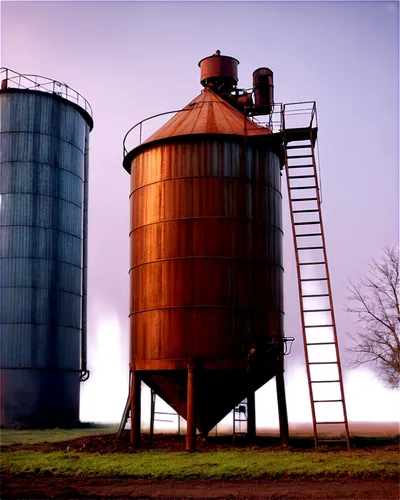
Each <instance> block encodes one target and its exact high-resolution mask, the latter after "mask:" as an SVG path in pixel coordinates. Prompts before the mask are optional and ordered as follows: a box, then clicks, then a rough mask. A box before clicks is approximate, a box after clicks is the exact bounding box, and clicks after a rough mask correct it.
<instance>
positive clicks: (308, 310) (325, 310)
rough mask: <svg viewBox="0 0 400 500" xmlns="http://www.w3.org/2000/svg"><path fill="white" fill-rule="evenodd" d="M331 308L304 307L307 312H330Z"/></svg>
mask: <svg viewBox="0 0 400 500" xmlns="http://www.w3.org/2000/svg"><path fill="white" fill-rule="evenodd" d="M328 311H330V309H304V310H303V312H305V313H316V312H328Z"/></svg>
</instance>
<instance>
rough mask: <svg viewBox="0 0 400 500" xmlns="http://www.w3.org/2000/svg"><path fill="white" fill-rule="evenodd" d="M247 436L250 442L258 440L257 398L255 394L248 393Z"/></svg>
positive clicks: (250, 391) (252, 392)
mask: <svg viewBox="0 0 400 500" xmlns="http://www.w3.org/2000/svg"><path fill="white" fill-rule="evenodd" d="M247 436H248V438H249V440H250V441H252V440H254V439H255V438H256V398H255V393H254V391H252V390H249V391H248V393H247Z"/></svg>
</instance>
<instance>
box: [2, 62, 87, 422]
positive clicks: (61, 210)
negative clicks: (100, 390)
mask: <svg viewBox="0 0 400 500" xmlns="http://www.w3.org/2000/svg"><path fill="white" fill-rule="evenodd" d="M1 77H2V79H3V81H2V88H1V91H0V196H1V205H0V328H1V335H0V342H1V343H0V356H1V357H0V369H1V382H0V391H1V394H0V396H1V412H0V424H1V425H12V424H22V425H26V426H29V427H36V426H39V427H55V426H70V425H74V424H76V423H77V422H78V421H79V382H80V379H82V378H84V377H85V376H86V375H87V374H86V373H83V372H85V371H86V359H85V358H86V345H85V338H86V281H87V273H86V269H87V267H86V258H87V191H88V189H87V186H88V185H87V182H88V144H89V142H88V141H89V132H90V131H91V129H92V128H93V119H92V114H91V109H90V106H89V105H88V103H87V102H86V101H85V100H84V99H83V98H82V97H81V96H80V95H79V94H78V93H76V92H75V91H73V90H72V89H70V88H69V87H67V86H66V85H65V84H61V83H59V82H55V81H53V80H49V79H47V78H42V77H33V76H31V75H19V74H18V73H15V72H12V71H10V70H2V72H1ZM82 340H83V342H82ZM82 344H83V345H82Z"/></svg>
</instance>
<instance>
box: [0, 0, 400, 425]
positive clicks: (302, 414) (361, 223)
mask: <svg viewBox="0 0 400 500" xmlns="http://www.w3.org/2000/svg"><path fill="white" fill-rule="evenodd" d="M216 49H219V50H221V52H222V54H225V55H230V56H233V57H235V58H237V59H238V60H239V61H240V65H239V68H238V70H239V86H241V87H243V88H248V87H250V86H251V82H252V80H251V78H252V76H251V75H252V72H253V71H254V69H256V68H258V67H261V66H268V67H269V68H271V69H272V70H273V72H274V83H275V101H276V102H284V103H290V102H298V101H316V102H317V110H318V121H319V139H318V144H319V156H320V168H321V180H322V199H323V204H322V209H323V220H324V229H325V237H326V242H327V252H328V259H329V265H330V273H331V282H332V283H331V284H332V289H333V298H334V304H335V312H336V319H337V328H338V332H339V342H340V351H341V356H342V364H343V368H344V383H345V394H346V400H347V409H348V415H349V419H350V420H377V421H390V420H392V421H396V420H397V419H398V414H400V401H399V393H398V392H396V391H393V390H388V389H386V388H385V387H384V386H383V384H382V383H381V382H379V380H378V379H377V378H376V376H375V375H374V374H373V373H372V372H371V371H369V370H368V369H366V368H365V367H364V368H359V369H357V370H354V369H353V368H352V367H351V366H350V362H351V355H350V354H349V353H348V352H347V351H346V344H348V343H349V341H348V338H347V336H346V332H348V331H354V328H355V325H354V319H355V318H354V317H352V316H351V315H350V314H349V313H347V312H345V310H344V308H345V305H346V297H347V295H348V292H347V289H346V288H347V286H348V284H349V280H350V279H351V280H352V281H354V282H357V281H359V280H360V279H361V278H363V277H364V276H365V275H366V273H367V271H368V264H369V262H370V261H371V259H373V258H375V259H377V258H379V256H380V255H381V247H382V246H383V245H386V244H388V245H393V244H394V243H395V242H396V241H397V240H398V233H399V170H398V168H399V144H398V136H399V4H398V3H397V2H384V1H382V2H301V1H296V2H285V1H282V2H190V1H186V2H94V1H93V2H81V1H75V2H57V1H47V2H23V1H3V2H2V3H1V66H5V67H9V68H11V69H13V70H15V71H18V72H21V73H31V74H39V75H43V76H47V77H50V78H54V79H56V80H59V81H61V82H66V83H67V84H68V85H69V86H70V87H72V88H74V89H75V90H77V91H78V92H79V93H81V94H82V95H83V96H84V97H85V98H86V99H87V100H88V101H89V102H90V104H91V106H92V108H93V113H94V129H93V132H92V133H91V138H90V181H89V182H90V188H89V279H88V287H89V292H88V293H89V302H88V308H89V309H88V330H89V333H88V335H89V345H88V359H89V368H90V369H91V378H90V379H89V381H88V382H86V383H84V384H83V385H82V386H81V418H82V419H83V420H91V421H94V420H99V419H100V420H102V421H110V420H111V421H118V420H119V418H120V416H121V414H122V410H123V407H124V404H125V400H126V397H127V391H128V371H129V368H128V363H129V359H128V348H129V320H128V313H129V280H128V269H129V239H128V231H129V201H128V196H129V175H128V174H127V173H126V171H125V170H124V169H123V168H122V139H123V137H124V135H125V133H126V132H127V130H128V129H129V128H130V127H132V126H133V125H134V124H135V123H137V122H138V121H140V120H142V119H143V118H145V117H147V116H150V115H153V114H156V113H161V112H163V111H169V110H174V109H179V108H182V107H183V106H185V105H186V104H187V103H188V102H190V101H191V100H192V99H193V98H194V97H196V96H197V95H198V94H199V93H200V91H201V86H200V82H199V76H200V75H199V68H198V66H197V64H198V61H199V60H200V59H202V58H203V57H206V56H208V55H211V54H213V53H214V52H215V50H216ZM148 132H149V133H150V132H151V130H150V129H148ZM283 192H284V193H285V187H284V188H283ZM283 206H284V233H285V237H284V267H285V313H286V316H285V335H287V336H294V337H295V338H296V340H295V342H294V345H293V349H292V354H291V355H290V356H288V357H287V358H286V374H285V377H286V384H287V392H288V394H287V400H288V413H289V420H290V421H309V420H310V418H311V413H310V407H309V401H308V392H307V391H308V389H307V382H306V374H305V364H304V355H303V347H302V340H301V327H300V314H299V309H298V297H297V280H296V268H295V260H294V248H293V241H292V237H291V227H290V218H289V212H288V201H287V197H286V194H284V200H283ZM271 384H273V383H272V382H271V383H269V384H267V386H266V387H264V388H263V389H261V390H260V391H258V393H257V408H259V410H258V414H257V418H259V419H260V421H263V422H264V421H265V422H272V424H273V425H275V424H276V422H277V413H276V401H275V395H274V389H273V386H272V385H271ZM266 401H268V403H266ZM146 404H147V403H146Z"/></svg>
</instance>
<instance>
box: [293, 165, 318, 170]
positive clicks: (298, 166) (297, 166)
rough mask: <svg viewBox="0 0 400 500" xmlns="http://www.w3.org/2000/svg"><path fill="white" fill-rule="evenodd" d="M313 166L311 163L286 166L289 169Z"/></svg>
mask: <svg viewBox="0 0 400 500" xmlns="http://www.w3.org/2000/svg"><path fill="white" fill-rule="evenodd" d="M313 166H314V165H313V164H311V165H292V166H291V167H289V166H287V168H288V169H289V170H290V169H291V168H311V167H313Z"/></svg>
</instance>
